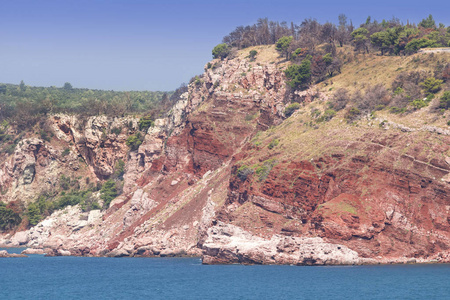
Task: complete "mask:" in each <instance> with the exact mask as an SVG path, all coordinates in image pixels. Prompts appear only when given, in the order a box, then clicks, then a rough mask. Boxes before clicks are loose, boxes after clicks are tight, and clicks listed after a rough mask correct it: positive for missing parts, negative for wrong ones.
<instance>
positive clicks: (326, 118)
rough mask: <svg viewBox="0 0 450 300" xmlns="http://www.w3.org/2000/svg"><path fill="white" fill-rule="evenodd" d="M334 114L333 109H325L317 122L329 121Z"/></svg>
mask: <svg viewBox="0 0 450 300" xmlns="http://www.w3.org/2000/svg"><path fill="white" fill-rule="evenodd" d="M334 116H336V111H335V110H333V109H327V110H326V111H325V112H324V113H323V115H322V116H321V117H320V118H319V119H317V122H326V121H330V120H331V119H333V118H334Z"/></svg>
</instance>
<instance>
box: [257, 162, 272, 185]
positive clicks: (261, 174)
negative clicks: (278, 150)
mask: <svg viewBox="0 0 450 300" xmlns="http://www.w3.org/2000/svg"><path fill="white" fill-rule="evenodd" d="M275 163H276V161H275V160H274V159H268V160H266V161H265V162H264V163H263V164H262V166H260V167H258V168H257V169H256V175H258V180H259V181H260V182H261V181H264V180H266V178H267V176H269V173H270V171H271V170H272V168H273V166H275Z"/></svg>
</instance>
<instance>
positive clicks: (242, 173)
mask: <svg viewBox="0 0 450 300" xmlns="http://www.w3.org/2000/svg"><path fill="white" fill-rule="evenodd" d="M251 174H253V169H252V168H250V167H248V166H246V165H242V166H241V167H240V168H239V169H237V174H236V175H237V177H238V178H239V179H240V180H242V181H245V180H246V179H247V177H248V176H249V175H251Z"/></svg>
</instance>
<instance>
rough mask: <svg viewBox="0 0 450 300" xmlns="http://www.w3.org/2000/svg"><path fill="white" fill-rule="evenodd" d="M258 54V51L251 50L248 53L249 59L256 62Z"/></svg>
mask: <svg viewBox="0 0 450 300" xmlns="http://www.w3.org/2000/svg"><path fill="white" fill-rule="evenodd" d="M256 54H258V51H256V50H251V51H250V52H249V53H248V57H249V58H250V61H254V60H255V58H256Z"/></svg>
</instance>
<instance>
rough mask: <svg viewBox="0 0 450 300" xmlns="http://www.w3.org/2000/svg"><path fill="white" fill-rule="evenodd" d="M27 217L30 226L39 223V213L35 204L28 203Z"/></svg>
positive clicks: (40, 217) (40, 216)
mask: <svg viewBox="0 0 450 300" xmlns="http://www.w3.org/2000/svg"><path fill="white" fill-rule="evenodd" d="M27 216H28V221H29V222H30V225H31V226H35V225H37V224H38V223H39V221H41V219H42V215H41V211H40V209H39V206H38V205H37V204H36V203H30V204H29V205H28V209H27Z"/></svg>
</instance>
